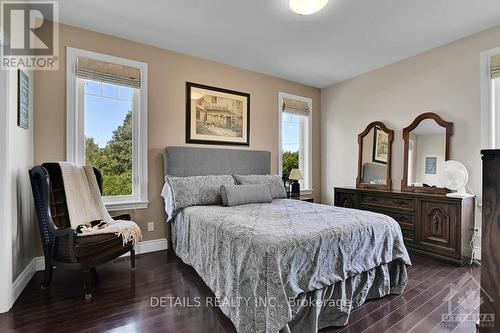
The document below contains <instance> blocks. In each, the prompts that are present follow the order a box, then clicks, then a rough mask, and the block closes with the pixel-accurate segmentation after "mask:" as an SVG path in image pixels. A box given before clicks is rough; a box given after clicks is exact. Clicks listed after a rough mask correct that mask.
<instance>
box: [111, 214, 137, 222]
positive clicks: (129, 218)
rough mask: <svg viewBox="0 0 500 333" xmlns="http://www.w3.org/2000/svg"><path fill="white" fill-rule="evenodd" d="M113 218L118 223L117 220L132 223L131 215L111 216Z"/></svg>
mask: <svg viewBox="0 0 500 333" xmlns="http://www.w3.org/2000/svg"><path fill="white" fill-rule="evenodd" d="M111 217H112V218H113V220H115V221H117V220H125V221H130V220H132V217H131V216H130V214H120V215H116V216H111Z"/></svg>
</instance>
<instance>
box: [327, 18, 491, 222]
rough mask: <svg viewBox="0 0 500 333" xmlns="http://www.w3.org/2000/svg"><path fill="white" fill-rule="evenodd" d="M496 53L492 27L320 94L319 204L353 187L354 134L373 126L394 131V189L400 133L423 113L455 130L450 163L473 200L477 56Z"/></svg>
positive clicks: (477, 168) (477, 163)
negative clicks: (465, 174)
mask: <svg viewBox="0 0 500 333" xmlns="http://www.w3.org/2000/svg"><path fill="white" fill-rule="evenodd" d="M498 46H500V26H497V27H495V28H492V29H489V30H487V31H483V32H481V33H478V34H475V35H472V36H469V37H467V38H463V39H461V40H458V41H456V42H453V43H450V44H447V45H444V46H442V47H439V48H436V49H434V50H430V51H428V52H425V53H422V54H419V55H416V56H414V57H411V58H409V59H406V60H403V61H400V62H398V63H395V64H392V65H389V66H386V67H383V68H381V69H378V70H375V71H372V72H370V73H367V74H365V75H362V76H359V77H357V78H354V79H352V80H349V81H345V82H342V83H339V84H336V85H333V86H331V87H329V88H326V89H323V90H322V94H321V95H322V96H321V99H322V113H321V142H322V146H321V153H322V155H321V158H322V160H321V172H322V178H321V179H322V187H321V190H322V191H321V199H322V201H323V202H326V203H332V202H333V188H334V187H335V186H345V185H355V180H356V170H357V155H356V152H357V141H356V139H357V134H358V133H360V132H361V131H362V130H363V129H364V128H365V126H366V125H367V124H369V123H370V122H372V121H374V120H380V121H382V122H384V123H385V124H386V125H387V126H388V127H389V128H392V129H394V131H395V133H394V135H395V136H394V144H393V160H392V163H393V164H392V179H393V187H394V188H400V186H401V178H402V175H403V166H402V165H403V139H402V129H403V128H404V127H406V126H408V125H409V124H410V123H411V122H412V121H413V119H414V118H415V117H416V116H418V115H419V114H421V113H424V112H427V111H433V112H436V113H437V114H439V115H440V116H442V117H443V118H444V119H445V120H447V121H452V122H454V123H455V130H454V132H455V133H454V135H453V136H452V139H451V155H450V157H451V159H456V160H458V161H460V162H462V163H463V164H464V165H465V166H466V167H467V169H468V171H469V174H470V178H469V183H468V186H469V187H470V188H472V190H473V191H474V192H475V193H476V194H478V195H479V196H480V195H481V159H480V149H481V110H480V108H481V106H480V58H479V54H480V52H482V51H484V50H488V49H492V48H495V47H498ZM479 201H480V199H479ZM479 213H480V212H479V209H476V216H477V217H478V216H479Z"/></svg>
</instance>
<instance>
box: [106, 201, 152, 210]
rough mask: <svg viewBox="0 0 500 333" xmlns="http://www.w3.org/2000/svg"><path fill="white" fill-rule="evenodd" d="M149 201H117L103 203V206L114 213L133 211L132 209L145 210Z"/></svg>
mask: <svg viewBox="0 0 500 333" xmlns="http://www.w3.org/2000/svg"><path fill="white" fill-rule="evenodd" d="M148 205H149V201H117V202H105V203H104V206H106V209H107V210H108V211H110V212H116V211H120V210H133V209H145V208H148Z"/></svg>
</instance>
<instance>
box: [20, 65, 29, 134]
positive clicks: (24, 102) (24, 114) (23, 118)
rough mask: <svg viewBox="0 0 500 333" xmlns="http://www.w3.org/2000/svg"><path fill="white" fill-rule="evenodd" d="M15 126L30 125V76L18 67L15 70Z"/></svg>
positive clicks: (25, 126) (25, 127) (26, 127)
mask: <svg viewBox="0 0 500 333" xmlns="http://www.w3.org/2000/svg"><path fill="white" fill-rule="evenodd" d="M17 126H19V127H21V128H24V129H28V128H29V127H30V78H29V76H28V75H27V74H26V73H24V72H23V71H22V70H20V69H19V70H18V71H17Z"/></svg>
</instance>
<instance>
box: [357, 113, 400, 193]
mask: <svg viewBox="0 0 500 333" xmlns="http://www.w3.org/2000/svg"><path fill="white" fill-rule="evenodd" d="M393 139H394V131H393V130H390V129H388V128H387V127H386V126H385V125H384V124H383V123H381V122H380V121H374V122H373V123H371V124H369V125H368V126H366V128H365V130H364V131H363V132H361V133H360V134H359V135H358V146H359V148H358V177H357V178H356V187H358V188H376V189H386V190H390V189H391V186H392V180H391V155H392V153H391V150H392V141H393Z"/></svg>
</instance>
